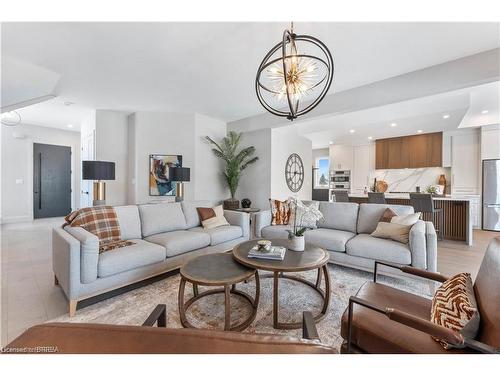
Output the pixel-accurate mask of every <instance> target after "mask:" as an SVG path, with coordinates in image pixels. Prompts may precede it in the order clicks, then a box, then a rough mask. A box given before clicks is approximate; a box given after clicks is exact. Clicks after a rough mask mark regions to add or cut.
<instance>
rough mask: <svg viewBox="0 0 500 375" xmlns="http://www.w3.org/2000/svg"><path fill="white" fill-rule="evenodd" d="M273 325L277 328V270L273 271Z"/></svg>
mask: <svg viewBox="0 0 500 375" xmlns="http://www.w3.org/2000/svg"><path fill="white" fill-rule="evenodd" d="M273 279H274V282H273V326H274V328H276V329H277V328H278V325H279V323H278V308H279V294H278V285H279V272H274V276H273Z"/></svg>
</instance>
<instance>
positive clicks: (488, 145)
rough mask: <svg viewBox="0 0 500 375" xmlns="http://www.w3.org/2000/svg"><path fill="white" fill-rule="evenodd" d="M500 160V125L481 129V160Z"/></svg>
mask: <svg viewBox="0 0 500 375" xmlns="http://www.w3.org/2000/svg"><path fill="white" fill-rule="evenodd" d="M485 159H500V124H496V125H489V126H483V127H481V160H485Z"/></svg>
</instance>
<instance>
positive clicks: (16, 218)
mask: <svg viewBox="0 0 500 375" xmlns="http://www.w3.org/2000/svg"><path fill="white" fill-rule="evenodd" d="M30 221H33V217H32V216H27V215H23V216H7V217H2V218H0V224H12V223H24V222H30Z"/></svg>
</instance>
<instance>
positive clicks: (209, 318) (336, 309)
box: [51, 264, 431, 348]
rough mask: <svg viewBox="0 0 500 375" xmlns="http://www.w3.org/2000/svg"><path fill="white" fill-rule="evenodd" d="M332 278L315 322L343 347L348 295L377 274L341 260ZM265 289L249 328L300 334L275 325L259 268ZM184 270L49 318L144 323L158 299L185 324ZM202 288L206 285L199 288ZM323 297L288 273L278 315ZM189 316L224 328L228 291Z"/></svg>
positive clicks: (240, 305)
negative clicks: (181, 310)
mask: <svg viewBox="0 0 500 375" xmlns="http://www.w3.org/2000/svg"><path fill="white" fill-rule="evenodd" d="M329 271H330V276H331V281H332V288H331V293H332V294H331V299H330V306H329V309H328V312H327V315H326V317H325V318H324V319H323V320H322V321H321V322H319V323H318V324H317V329H318V332H319V336H320V338H321V341H322V342H323V343H325V344H328V345H331V346H333V347H335V348H339V347H340V345H341V343H342V338H341V336H340V319H341V317H342V314H343V312H344V310H345V309H346V307H347V304H348V300H349V297H350V296H351V295H354V294H356V292H357V291H358V289H359V288H360V287H361V286H362V285H363V284H364V283H365V282H367V281H369V280H371V279H372V278H373V274H372V273H369V272H364V271H360V270H355V269H351V268H346V267H341V266H337V265H331V264H330V265H329ZM260 275H261V294H260V303H259V308H258V312H257V316H256V318H255V320H254V322H253V323H252V324H251V325H250V326H249V327H248V328H247V329H245V331H244V332H248V333H253V332H257V333H274V334H280V335H288V336H295V337H301V334H302V332H301V330H299V329H298V330H275V329H274V328H273V325H272V324H273V317H272V285H273V279H272V277H271V278H269V277H266V276H270V274H269V273H266V272H261V273H260ZM297 275H299V276H301V277H304V278H305V279H308V280H310V281H315V279H316V271H309V272H302V273H300V274H297ZM179 280H180V276H179V275H175V276H172V277H169V278H167V279H164V280H161V281H158V282H155V283H153V284H150V285H147V286H145V287H142V288H139V289H135V290H132V291H130V292H127V293H124V294H122V295H119V296H116V297H113V298H110V299H107V300H105V301H102V302H99V303H96V304H94V305H91V306H88V307H85V308H83V309H80V310H78V311H77V314H76V316H74V317H73V318H70V317H69V316H68V315H67V314H66V315H63V316H60V317H58V318H56V319H54V320H51V322H73V323H106V324H124V325H141V324H142V323H143V321H144V320H145V319H146V317H147V316H148V315H149V313H150V312H151V311H152V310H153V309H154V307H155V306H156V305H157V304H160V303H161V304H166V305H167V312H168V317H167V326H168V327H170V328H181V327H182V326H181V324H180V320H179V312H178V307H177V298H178V288H179ZM379 281H380V282H381V283H384V284H387V285H391V286H394V287H396V288H399V289H402V290H405V291H408V292H411V293H414V294H418V295H421V296H427V297H428V296H429V295H430V293H431V286H430V284H429V283H428V282H421V281H418V280H415V279H408V278H405V279H402V278H394V277H388V276H380V277H379ZM238 289H240V290H242V291H245V292H247V293H249V294H251V295H254V292H255V281H254V280H251V281H249V282H248V283H247V284H238ZM199 290H200V292H201V291H203V290H205V287H200V288H199ZM190 296H192V289H191V287H190V284H186V299H187V298H189V297H190ZM321 306H322V301H321V298H320V297H319V295H318V294H317V293H316V292H315V291H314V290H312V289H311V288H309V287H307V286H305V285H302V284H301V283H297V282H294V281H291V280H287V279H280V321H282V322H286V321H291V320H294V321H300V320H301V318H302V312H303V311H311V312H312V313H313V314H315V313H317V312H319V311H320V309H321ZM231 310H232V320H231V322H232V324H236V323H237V322H239V321H243V320H244V319H245V318H246V317H247V316H248V314H249V313H250V308H249V307H248V305H247V303H245V302H244V301H243V300H242V299H241V297H238V296H234V297H232V298H231ZM187 317H188V320H189V321H190V322H191V323H192V324H193V325H195V326H196V327H199V328H208V329H221V328H223V325H224V296H223V294H215V295H211V296H207V297H205V298H202V299H201V300H199V301H197V302H195V303H194V304H193V305H192V306H191V307H190V308H189V310H188V313H187Z"/></svg>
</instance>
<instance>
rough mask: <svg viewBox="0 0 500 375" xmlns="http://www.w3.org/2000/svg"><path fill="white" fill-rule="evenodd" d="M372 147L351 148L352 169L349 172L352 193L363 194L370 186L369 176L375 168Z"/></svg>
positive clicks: (370, 145) (369, 145) (371, 145)
mask: <svg viewBox="0 0 500 375" xmlns="http://www.w3.org/2000/svg"><path fill="white" fill-rule="evenodd" d="M373 151H374V145H373V144H368V145H358V146H354V147H353V156H354V162H353V169H352V172H351V188H352V189H351V190H352V192H353V193H363V192H364V189H365V187H369V186H370V175H371V172H372V171H373V170H374V168H375V163H374V157H373V156H374V155H373Z"/></svg>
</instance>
